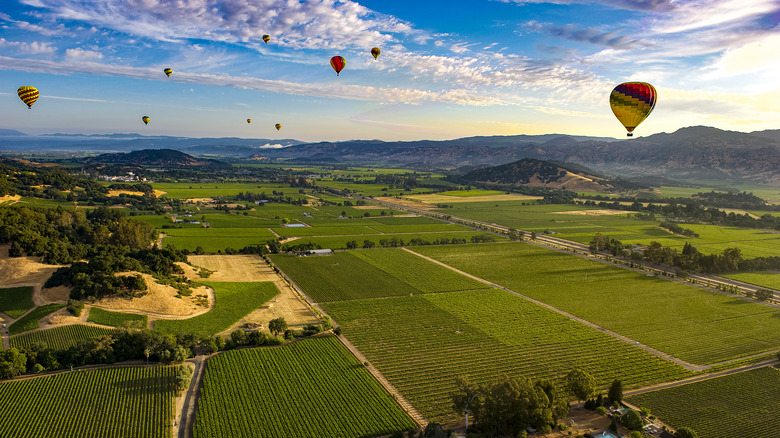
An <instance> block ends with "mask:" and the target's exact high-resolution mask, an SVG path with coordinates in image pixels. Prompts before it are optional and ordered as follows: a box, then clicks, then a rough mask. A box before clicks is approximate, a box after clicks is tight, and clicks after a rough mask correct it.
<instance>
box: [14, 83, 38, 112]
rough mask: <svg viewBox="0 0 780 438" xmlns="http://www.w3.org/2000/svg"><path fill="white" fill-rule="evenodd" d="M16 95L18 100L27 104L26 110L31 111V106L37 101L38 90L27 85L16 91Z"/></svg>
mask: <svg viewBox="0 0 780 438" xmlns="http://www.w3.org/2000/svg"><path fill="white" fill-rule="evenodd" d="M16 94H18V95H19V99H22V102H24V103H26V104H27V109H32V105H33V104H34V103H35V101H36V100H38V89H37V88H35V87H31V86H29V85H22V86H21V87H19V89H18V90H16Z"/></svg>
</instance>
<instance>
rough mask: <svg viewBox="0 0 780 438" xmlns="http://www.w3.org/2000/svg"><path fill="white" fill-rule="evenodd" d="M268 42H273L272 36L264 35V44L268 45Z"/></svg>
mask: <svg viewBox="0 0 780 438" xmlns="http://www.w3.org/2000/svg"><path fill="white" fill-rule="evenodd" d="M268 41H271V35H263V42H265V43H266V44H268Z"/></svg>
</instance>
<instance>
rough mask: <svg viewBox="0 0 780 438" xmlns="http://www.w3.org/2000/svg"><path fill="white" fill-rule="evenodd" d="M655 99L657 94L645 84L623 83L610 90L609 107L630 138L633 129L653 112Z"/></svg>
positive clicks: (651, 87)
mask: <svg viewBox="0 0 780 438" xmlns="http://www.w3.org/2000/svg"><path fill="white" fill-rule="evenodd" d="M657 99H658V93H656V91H655V88H654V87H653V86H652V85H650V84H648V83H647V82H625V83H622V84H620V85H618V86H617V87H615V89H614V90H612V93H611V94H610V95H609V106H610V107H612V112H613V113H615V117H617V119H618V121H620V123H622V124H623V126H625V127H626V131H628V136H629V137H631V136H633V135H634V129H636V127H637V126H639V124H640V123H642V121H643V120H644V119H646V118H647V116H649V115H650V113H651V112H652V111H653V108H655V102H656V100H657Z"/></svg>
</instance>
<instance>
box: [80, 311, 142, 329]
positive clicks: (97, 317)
mask: <svg viewBox="0 0 780 438" xmlns="http://www.w3.org/2000/svg"><path fill="white" fill-rule="evenodd" d="M147 319H148V318H147V316H146V315H138V314H135V313H121V312H111V311H108V310H103V309H100V308H97V307H92V308H90V309H89V317H88V318H87V321H89V322H94V323H95V324H103V325H110V326H111V327H121V326H123V325H125V323H131V324H134V325H136V326H138V327H140V328H146V321H147Z"/></svg>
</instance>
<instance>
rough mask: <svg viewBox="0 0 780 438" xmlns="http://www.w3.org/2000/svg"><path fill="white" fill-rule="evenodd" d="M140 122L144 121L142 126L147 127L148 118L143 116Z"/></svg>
mask: <svg viewBox="0 0 780 438" xmlns="http://www.w3.org/2000/svg"><path fill="white" fill-rule="evenodd" d="M141 120H143V121H144V125H148V124H149V116H143V117H141Z"/></svg>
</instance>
